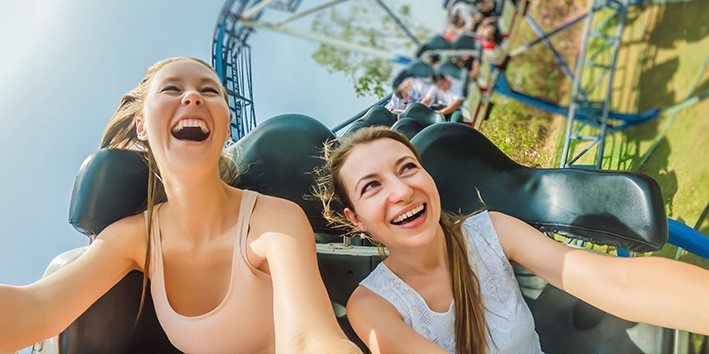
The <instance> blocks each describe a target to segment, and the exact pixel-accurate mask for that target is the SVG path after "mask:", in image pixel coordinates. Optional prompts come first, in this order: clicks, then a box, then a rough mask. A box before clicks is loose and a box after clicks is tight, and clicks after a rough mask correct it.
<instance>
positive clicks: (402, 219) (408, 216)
mask: <svg viewBox="0 0 709 354" xmlns="http://www.w3.org/2000/svg"><path fill="white" fill-rule="evenodd" d="M421 210H423V204H421V205H419V206H418V207H416V208H414V209H413V210H411V211H408V212H406V213H404V214H402V215H401V216H399V217H398V218H396V219H394V220H392V222H394V223H400V222H402V221H404V220H406V219H408V218H410V217H412V216H414V214H416V213H418V212H420V211H421Z"/></svg>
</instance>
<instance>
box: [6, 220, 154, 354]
mask: <svg viewBox="0 0 709 354" xmlns="http://www.w3.org/2000/svg"><path fill="white" fill-rule="evenodd" d="M141 217H142V215H141ZM125 220H126V219H124V220H121V221H119V222H117V223H114V224H112V225H110V226H109V227H107V228H106V230H105V231H104V232H102V233H101V236H100V237H98V238H97V239H96V240H95V241H94V242H93V243H92V244H91V246H89V247H88V249H87V250H86V252H85V253H84V254H83V255H81V257H79V258H78V259H77V260H75V261H74V262H72V263H70V264H68V265H67V266H66V267H64V268H61V269H60V270H58V271H57V272H55V273H53V274H51V275H50V276H48V277H46V278H43V279H40V280H38V281H36V282H34V283H33V284H31V285H28V286H22V287H15V286H7V285H0V328H2V330H1V331H0V352H3V351H11V350H19V349H22V348H25V347H27V346H29V345H32V344H34V343H36V342H39V341H41V340H44V339H46V338H49V337H52V336H55V335H57V334H58V333H59V332H61V331H62V330H64V329H65V328H66V327H68V326H69V325H70V324H71V323H72V322H73V321H74V320H75V319H76V318H78V317H79V316H80V315H81V314H82V313H83V312H84V311H86V309H87V308H88V307H89V306H91V304H93V303H94V302H95V301H96V300H97V299H98V298H99V297H101V295H103V294H104V293H106V292H107V291H108V290H109V289H110V288H111V287H112V286H113V285H115V284H116V283H117V282H118V281H119V280H120V279H121V278H123V277H124V276H125V275H126V274H128V272H130V271H131V270H133V269H136V268H138V267H137V266H136V264H137V263H136V262H135V259H136V258H135V257H140V256H139V254H140V253H139V251H138V249H139V247H135V244H131V243H132V242H133V241H135V239H137V238H140V235H136V233H135V230H136V229H135V228H133V227H132V225H131V222H129V221H125ZM138 222H139V221H138ZM133 223H134V224H135V220H134V221H133ZM142 225H143V228H144V225H145V224H144V223H143V224H142ZM137 230H142V228H140V227H139V228H138V229H137ZM131 232H133V235H132V236H129V235H127V234H129V233H131ZM144 234H145V232H142V237H144ZM143 242H145V240H144V238H143ZM143 250H144V248H143Z"/></svg>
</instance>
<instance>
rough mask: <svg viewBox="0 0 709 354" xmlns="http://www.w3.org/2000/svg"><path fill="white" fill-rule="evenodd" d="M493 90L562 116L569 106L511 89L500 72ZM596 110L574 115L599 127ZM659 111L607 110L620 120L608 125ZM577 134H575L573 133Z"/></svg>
mask: <svg viewBox="0 0 709 354" xmlns="http://www.w3.org/2000/svg"><path fill="white" fill-rule="evenodd" d="M493 92H494V93H496V94H499V95H503V96H506V97H509V98H512V99H514V100H516V101H519V102H522V103H524V104H526V105H529V106H532V107H536V108H539V109H543V110H545V111H547V112H551V113H554V114H559V115H562V116H567V115H568V114H569V107H566V106H560V105H557V104H555V103H552V102H549V101H547V100H545V99H543V98H539V97H535V96H531V95H528V94H525V93H521V92H518V91H515V90H513V89H512V88H511V87H510V84H509V82H508V81H507V78H506V77H505V75H503V74H501V75H499V76H498V77H497V81H496V83H495V87H494V89H493ZM599 113H600V112H598V111H597V110H590V109H588V108H578V109H577V110H576V116H577V118H578V119H581V120H584V121H585V123H586V124H588V125H591V126H593V127H600V122H599V121H594V120H593V117H597V116H598V114H599ZM659 113H660V110H659V109H650V110H647V111H645V112H642V113H621V112H615V111H609V112H608V117H609V118H611V119H615V120H618V121H620V123H618V125H615V126H612V127H609V128H610V129H613V130H615V129H624V128H627V127H629V126H631V125H635V124H639V123H643V122H645V121H647V120H648V119H652V118H655V117H657V115H658V114H659ZM574 135H577V134H574Z"/></svg>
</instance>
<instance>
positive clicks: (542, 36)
mask: <svg viewBox="0 0 709 354" xmlns="http://www.w3.org/2000/svg"><path fill="white" fill-rule="evenodd" d="M524 18H525V19H527V22H529V25H530V26H532V29H533V30H534V33H536V34H537V36H538V37H539V38H540V39H541V40H543V41H544V44H545V45H546V46H547V48H549V50H551V52H552V53H554V57H556V60H557V61H558V62H559V64H560V65H561V69H563V70H564V73H565V74H566V76H568V77H569V78H570V79H571V80H573V79H574V74H573V73H572V72H571V69H569V66H568V65H567V64H566V61H565V60H564V58H563V57H562V56H561V54H559V52H557V51H556V48H554V45H552V44H551V41H549V37H548V36H546V35H545V34H544V31H542V28H541V27H539V25H538V24H537V22H536V21H534V18H533V17H532V15H530V14H525V15H524Z"/></svg>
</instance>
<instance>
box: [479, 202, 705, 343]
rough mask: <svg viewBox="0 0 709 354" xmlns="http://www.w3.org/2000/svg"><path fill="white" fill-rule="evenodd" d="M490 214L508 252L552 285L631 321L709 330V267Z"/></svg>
mask: <svg viewBox="0 0 709 354" xmlns="http://www.w3.org/2000/svg"><path fill="white" fill-rule="evenodd" d="M490 216H491V218H492V220H493V224H494V225H495V230H497V234H498V236H499V238H500V242H501V244H502V247H503V250H504V252H505V255H506V256H507V258H508V259H510V261H514V262H516V263H519V264H520V265H522V266H523V267H525V268H527V270H529V271H531V272H532V273H534V274H536V275H538V276H540V277H542V278H543V279H545V280H547V281H548V282H550V283H551V284H552V285H554V286H556V287H558V288H560V289H562V290H564V291H566V292H568V293H569V294H572V295H574V296H576V297H578V298H580V299H582V300H584V301H586V302H588V303H589V304H591V305H593V306H596V307H598V308H600V309H602V310H604V311H606V312H608V313H611V314H614V315H616V316H619V317H622V318H625V319H627V320H630V321H635V322H643V323H649V324H654V325H658V326H663V327H670V328H677V329H682V330H686V331H690V332H695V333H701V334H704V335H709V297H708V296H707V294H709V271H707V270H704V269H701V268H699V267H696V266H693V265H689V264H686V263H681V262H677V261H673V260H669V259H665V258H657V257H637V258H620V257H612V256H608V255H604V254H599V253H595V252H591V251H588V250H583V249H577V248H572V247H569V246H566V245H564V244H561V243H558V242H556V241H554V240H551V239H549V238H547V237H546V236H544V235H543V234H542V233H540V232H539V231H538V230H536V229H535V228H533V227H531V226H529V225H527V224H526V223H524V222H523V221H520V220H518V219H516V218H513V217H511V216H508V215H505V214H501V213H494V212H491V213H490Z"/></svg>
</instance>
